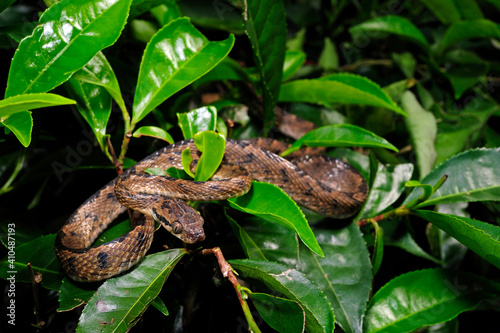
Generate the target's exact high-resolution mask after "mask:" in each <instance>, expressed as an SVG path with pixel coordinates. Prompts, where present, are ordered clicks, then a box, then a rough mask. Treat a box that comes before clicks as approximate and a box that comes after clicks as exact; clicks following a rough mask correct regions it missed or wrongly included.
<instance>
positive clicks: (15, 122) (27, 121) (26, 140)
mask: <svg viewBox="0 0 500 333" xmlns="http://www.w3.org/2000/svg"><path fill="white" fill-rule="evenodd" d="M2 124H3V125H4V126H5V127H7V128H8V129H9V130H11V131H12V133H14V135H15V136H16V138H17V139H18V140H19V142H21V144H22V145H23V146H24V147H28V146H29V145H30V143H31V130H32V129H33V118H32V117H31V111H23V112H18V113H15V114H13V115H11V116H9V117H8V118H7V119H5V120H3V121H2Z"/></svg>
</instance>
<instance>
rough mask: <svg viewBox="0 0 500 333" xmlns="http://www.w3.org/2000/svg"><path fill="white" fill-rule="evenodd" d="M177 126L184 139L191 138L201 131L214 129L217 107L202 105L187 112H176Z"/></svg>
mask: <svg viewBox="0 0 500 333" xmlns="http://www.w3.org/2000/svg"><path fill="white" fill-rule="evenodd" d="M177 118H178V119H179V127H180V128H181V130H182V135H183V136H184V139H192V138H194V135H195V134H196V133H198V132H202V131H215V130H216V128H217V109H216V108H215V107H213V106H203V107H201V108H198V109H194V110H191V111H189V112H187V113H178V114H177Z"/></svg>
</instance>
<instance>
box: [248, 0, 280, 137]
mask: <svg viewBox="0 0 500 333" xmlns="http://www.w3.org/2000/svg"><path fill="white" fill-rule="evenodd" d="M244 4H245V5H244V13H243V20H244V22H245V32H246V34H247V36H248V38H249V39H250V43H251V44H252V49H253V57H254V60H255V63H256V64H257V69H258V71H259V74H260V81H261V83H262V91H263V96H262V100H263V103H264V132H267V131H268V130H269V129H271V127H273V126H274V106H275V104H276V102H277V99H278V95H279V91H280V84H281V78H282V74H283V62H284V59H285V44H286V35H287V31H286V17H285V8H284V6H283V1H282V0H266V1H264V0H252V1H248V0H245V1H244ZM270 46H272V47H270Z"/></svg>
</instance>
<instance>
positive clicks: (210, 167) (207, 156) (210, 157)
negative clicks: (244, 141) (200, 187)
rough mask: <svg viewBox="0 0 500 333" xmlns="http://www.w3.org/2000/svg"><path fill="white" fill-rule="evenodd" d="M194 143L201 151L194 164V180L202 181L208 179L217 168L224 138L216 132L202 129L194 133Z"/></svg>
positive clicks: (220, 160) (223, 147)
mask: <svg viewBox="0 0 500 333" xmlns="http://www.w3.org/2000/svg"><path fill="white" fill-rule="evenodd" d="M194 143H195V145H196V148H198V150H199V151H201V152H202V154H201V157H200V160H199V161H198V164H197V165H196V172H195V177H194V180H195V181H199V182H204V181H207V180H208V179H210V177H212V175H213V174H214V173H215V171H217V169H218V168H219V165H220V162H222V158H223V157H224V151H225V149H226V140H225V139H224V137H223V136H222V135H220V134H218V133H215V132H212V131H204V132H199V133H197V134H195V136H194Z"/></svg>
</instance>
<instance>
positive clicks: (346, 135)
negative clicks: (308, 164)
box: [281, 124, 398, 156]
mask: <svg viewBox="0 0 500 333" xmlns="http://www.w3.org/2000/svg"><path fill="white" fill-rule="evenodd" d="M302 145H306V146H309V147H373V148H386V149H391V150H394V151H398V149H397V148H396V147H394V146H393V145H392V144H391V143H389V142H388V141H387V140H385V139H384V138H381V137H379V136H378V135H376V134H374V133H372V132H370V131H367V130H365V129H363V128H361V127H358V126H355V125H351V124H337V125H329V126H323V127H320V128H317V129H315V130H312V131H310V132H308V133H307V134H305V135H304V136H303V137H301V138H300V139H298V140H297V141H295V142H294V143H293V144H292V145H291V146H290V148H288V149H287V150H285V151H284V152H283V153H282V154H281V156H286V155H288V154H290V153H293V152H294V151H297V150H299V149H300V147H302Z"/></svg>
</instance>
